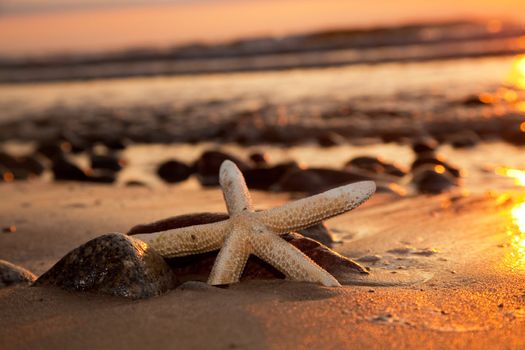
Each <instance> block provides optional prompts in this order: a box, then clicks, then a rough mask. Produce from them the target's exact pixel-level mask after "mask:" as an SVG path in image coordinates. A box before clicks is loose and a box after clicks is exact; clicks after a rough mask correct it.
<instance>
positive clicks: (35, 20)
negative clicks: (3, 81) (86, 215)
mask: <svg viewBox="0 0 525 350" xmlns="http://www.w3.org/2000/svg"><path fill="white" fill-rule="evenodd" d="M520 13H525V0H324V1H313V0H259V1H254V0H251V1H247V0H244V1H241V0H237V1H235V0H230V1H215V2H213V1H212V2H208V3H206V2H204V3H192V2H191V1H190V2H189V3H186V4H171V5H168V4H163V5H156V6H135V7H115V8H110V9H98V10H95V9H91V10H83V11H80V10H79V11H67V12H48V13H36V14H25V15H11V16H4V17H0V55H19V54H42V53H50V52H78V51H99V50H107V49H120V48H124V47H130V46H140V45H143V46H151V45H158V46H163V45H170V44H174V43H181V42H189V41H194V40H200V41H217V40H225V39H232V38H237V37H245V36H256V35H282V34H289V33H294V32H302V31H309V30H315V29H320V28H330V27H332V28H333V27H357V26H373V25H386V24H396V23H403V22H414V21H422V20H440V19H450V18H454V19H457V18H464V17H489V18H499V17H511V18H512V17H514V18H515V19H519V18H518V17H516V16H518V15H519V14H520ZM523 19H525V16H523Z"/></svg>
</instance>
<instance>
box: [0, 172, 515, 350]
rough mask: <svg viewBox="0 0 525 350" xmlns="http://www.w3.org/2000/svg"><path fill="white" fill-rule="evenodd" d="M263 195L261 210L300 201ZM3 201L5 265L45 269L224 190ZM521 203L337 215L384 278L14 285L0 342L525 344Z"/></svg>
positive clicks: (86, 345)
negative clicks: (86, 245)
mask: <svg viewBox="0 0 525 350" xmlns="http://www.w3.org/2000/svg"><path fill="white" fill-rule="evenodd" d="M253 196H254V202H255V203H256V206H258V207H259V208H266V207H271V206H274V205H277V204H279V203H282V202H285V201H287V200H288V198H287V197H286V196H284V195H270V194H266V193H257V192H256V193H254V194H253ZM0 198H2V201H1V203H0V226H2V227H4V226H9V225H13V224H14V225H16V227H17V231H16V232H15V233H0V259H5V260H8V261H11V262H13V263H16V264H19V265H22V266H24V267H26V268H28V269H30V270H31V271H33V272H34V273H35V274H37V275H39V274H41V273H43V272H44V271H46V270H47V269H48V268H50V267H51V266H52V265H53V264H54V263H55V262H56V261H57V260H58V259H60V258H61V257H62V256H63V255H64V254H66V253H67V252H68V251H70V250H71V249H73V248H75V247H76V246H78V245H80V244H81V243H83V242H85V241H87V240H89V239H91V238H94V237H96V236H98V235H101V234H103V233H107V232H114V231H118V232H125V231H127V229H129V228H130V227H131V226H133V225H135V224H138V223H144V222H149V221H153V220H157V219H161V218H164V217H168V216H172V215H176V214H182V213H188V212H195V211H203V210H209V211H223V210H224V204H223V201H222V195H221V193H220V191H219V190H201V189H198V187H196V186H194V185H192V184H187V185H183V186H173V187H168V188H166V189H162V190H159V189H156V190H150V189H146V188H122V187H121V188H118V187H105V186H95V185H83V184H44V183H38V182H34V183H31V182H30V183H16V184H10V185H0ZM521 203H522V202H521V200H520V195H519V194H512V195H511V196H510V197H509V198H505V197H502V196H499V195H496V194H475V195H472V196H468V197H454V196H450V195H444V196H436V197H422V196H420V197H413V198H405V199H399V200H393V199H392V198H389V197H385V196H384V195H378V196H375V197H374V198H373V199H372V200H371V201H370V202H368V203H367V204H366V205H365V206H363V207H362V208H359V209H357V210H355V211H353V212H352V213H349V214H345V215H343V216H340V217H337V218H335V219H332V220H330V221H328V222H327V224H328V226H329V227H330V228H332V229H333V230H334V231H335V232H336V233H337V234H338V235H339V236H340V237H341V238H342V239H343V241H344V243H342V244H340V245H337V246H336V247H335V249H336V250H338V251H340V252H341V253H343V254H345V255H347V256H350V257H354V258H358V257H362V256H365V255H378V256H380V257H381V259H380V260H379V261H378V262H375V263H365V265H368V266H370V267H371V268H372V271H373V273H372V277H371V278H370V280H371V282H370V284H373V286H366V285H365V286H362V285H361V286H355V285H347V286H344V287H343V288H339V289H337V288H336V289H333V288H325V287H321V286H317V285H313V284H307V283H295V282H289V281H284V280H273V281H252V282H243V283H240V284H237V285H233V286H231V287H230V288H228V289H219V288H213V287H207V286H206V285H204V284H199V283H193V284H191V283H190V285H187V286H186V287H185V288H179V289H176V290H172V291H171V292H169V293H167V294H165V295H163V296H160V297H156V298H152V299H149V300H138V301H129V300H124V299H119V298H115V297H107V296H98V295H93V294H81V293H79V294H74V293H69V292H64V291H61V290H58V289H46V288H40V287H39V288H36V287H25V286H17V287H10V288H5V289H1V290H0V310H1V311H0V348H1V349H55V348H56V349H58V348H69V349H73V348H74V349H105V348H112V349H115V348H126V349H148V348H161V347H162V348H176V349H182V348H190V349H193V348H196V349H224V348H226V349H228V348H230V349H231V348H243V349H245V348H246V349H248V348H249V349H268V348H269V349H282V348H319V349H325V348H327V349H336V348H337V349H340V348H359V349H385V348H404V349H406V348H425V349H439V348H443V349H445V348H446V349H450V348H469V349H476V348H491V349H494V348H498V349H502V348H509V349H510V348H513V349H519V348H524V347H525V338H524V337H523V334H525V294H524V293H525V248H524V247H523V246H522V242H524V241H522V239H524V237H525V234H523V236H522V232H521V230H520V228H519V225H520V223H521V222H520V221H519V219H520V211H519V208H520V207H519V205H520V204H521ZM523 212H524V215H523V218H524V219H523V220H524V221H525V210H523ZM523 245H524V246H525V244H523ZM430 248H431V249H430ZM392 250H393V251H392ZM435 250H436V251H437V252H436V251H435ZM389 251H390V252H389ZM417 253H420V254H417ZM429 278H430V279H429ZM379 282H385V283H384V284H388V286H377V284H378V283H379Z"/></svg>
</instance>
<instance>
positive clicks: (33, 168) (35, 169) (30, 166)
mask: <svg viewBox="0 0 525 350" xmlns="http://www.w3.org/2000/svg"><path fill="white" fill-rule="evenodd" d="M18 162H19V164H20V166H21V167H22V168H24V169H27V170H28V171H29V172H30V173H31V174H35V175H42V173H43V172H44V170H45V167H44V165H43V164H42V163H41V162H40V161H39V160H38V158H36V157H35V156H25V157H20V158H19V159H18Z"/></svg>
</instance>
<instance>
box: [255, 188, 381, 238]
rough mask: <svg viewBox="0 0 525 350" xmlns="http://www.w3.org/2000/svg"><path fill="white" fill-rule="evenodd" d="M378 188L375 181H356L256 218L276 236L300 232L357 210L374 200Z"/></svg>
mask: <svg viewBox="0 0 525 350" xmlns="http://www.w3.org/2000/svg"><path fill="white" fill-rule="evenodd" d="M375 189H376V185H375V183H374V182H373V181H362V182H356V183H353V184H349V185H345V186H341V187H337V188H334V189H332V190H329V191H326V192H323V193H320V194H318V195H315V196H312V197H307V198H303V199H300V200H298V201H295V202H292V203H288V204H285V205H283V206H281V207H278V208H273V209H268V210H264V211H261V212H257V213H255V215H256V216H257V218H258V219H259V220H260V221H261V222H262V223H263V224H265V225H266V227H268V228H269V229H270V230H271V231H274V232H276V233H286V232H291V231H296V230H300V229H303V228H306V227H309V226H312V225H315V224H317V223H320V222H321V221H323V220H326V219H329V218H331V217H333V216H336V215H339V214H342V213H344V212H346V211H349V210H352V209H354V208H355V207H357V206H359V205H360V204H362V203H363V202H365V201H366V200H367V199H368V198H370V196H371V195H372V194H373V193H374V192H375Z"/></svg>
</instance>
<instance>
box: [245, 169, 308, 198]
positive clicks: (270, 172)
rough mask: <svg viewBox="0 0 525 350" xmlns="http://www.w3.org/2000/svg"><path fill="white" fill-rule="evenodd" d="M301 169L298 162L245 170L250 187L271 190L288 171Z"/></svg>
mask: <svg viewBox="0 0 525 350" xmlns="http://www.w3.org/2000/svg"><path fill="white" fill-rule="evenodd" d="M297 169H299V165H298V164H297V163H296V162H288V163H281V164H277V165H275V166H272V167H258V168H252V169H247V170H245V171H243V175H244V179H245V181H246V184H247V185H248V188H250V189H255V190H265V191H269V190H271V189H272V186H274V185H275V184H277V183H278V182H279V181H280V180H281V179H282V178H283V176H285V175H286V174H287V173H288V172H290V171H293V170H297Z"/></svg>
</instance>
